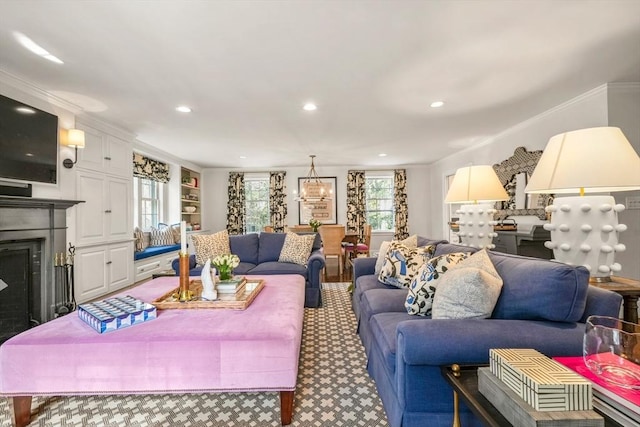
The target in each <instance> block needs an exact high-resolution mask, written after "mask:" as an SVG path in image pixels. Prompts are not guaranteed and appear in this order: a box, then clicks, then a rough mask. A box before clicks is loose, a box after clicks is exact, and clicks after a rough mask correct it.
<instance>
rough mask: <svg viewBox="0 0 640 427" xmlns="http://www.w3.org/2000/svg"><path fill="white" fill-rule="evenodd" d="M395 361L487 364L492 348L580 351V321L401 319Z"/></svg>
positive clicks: (562, 352)
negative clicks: (419, 320) (402, 320)
mask: <svg viewBox="0 0 640 427" xmlns="http://www.w3.org/2000/svg"><path fill="white" fill-rule="evenodd" d="M396 333H397V339H398V348H397V354H396V356H397V359H396V360H397V364H398V365H401V364H409V365H432V366H441V365H449V364H452V363H487V362H488V360H489V349H491V348H535V349H537V350H538V351H540V352H541V353H543V354H546V355H547V356H579V355H581V354H582V339H583V336H584V324H583V323H563V322H549V321H537V320H536V321H533V320H504V319H464V320H458V319H456V320H450V319H429V320H425V321H423V322H417V321H404V322H401V323H399V324H398V328H397V332H396Z"/></svg>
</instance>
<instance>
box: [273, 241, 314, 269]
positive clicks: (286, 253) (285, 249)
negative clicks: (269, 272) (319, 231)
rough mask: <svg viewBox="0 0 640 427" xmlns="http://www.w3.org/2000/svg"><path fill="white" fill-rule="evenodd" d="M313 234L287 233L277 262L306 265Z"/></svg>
mask: <svg viewBox="0 0 640 427" xmlns="http://www.w3.org/2000/svg"><path fill="white" fill-rule="evenodd" d="M315 239H316V235H315V234H301V235H300V234H297V233H287V234H286V236H285V238H284V244H283V245H282V250H281V251H280V258H278V262H292V263H295V264H300V265H307V261H308V260H309V255H311V248H312V247H313V241H314V240H315Z"/></svg>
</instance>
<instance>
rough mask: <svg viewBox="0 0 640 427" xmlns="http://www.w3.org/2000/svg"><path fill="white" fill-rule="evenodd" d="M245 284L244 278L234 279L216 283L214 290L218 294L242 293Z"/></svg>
mask: <svg viewBox="0 0 640 427" xmlns="http://www.w3.org/2000/svg"><path fill="white" fill-rule="evenodd" d="M246 283H247V279H246V278H245V277H234V278H232V279H229V280H221V281H219V282H218V283H216V289H217V290H218V293H219V294H237V293H240V292H243V291H244V285H245V284H246Z"/></svg>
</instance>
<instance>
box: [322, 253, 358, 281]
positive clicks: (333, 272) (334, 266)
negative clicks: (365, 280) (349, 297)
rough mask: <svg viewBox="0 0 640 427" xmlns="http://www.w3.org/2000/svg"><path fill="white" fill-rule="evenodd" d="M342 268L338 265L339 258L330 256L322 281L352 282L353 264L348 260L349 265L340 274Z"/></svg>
mask: <svg viewBox="0 0 640 427" xmlns="http://www.w3.org/2000/svg"><path fill="white" fill-rule="evenodd" d="M339 270H340V268H339V267H338V260H337V258H328V259H327V260H326V266H325V271H324V274H323V277H322V281H323V282H326V283H337V282H350V281H351V264H350V263H349V262H347V265H346V267H345V269H344V271H343V272H342V274H340V271H339Z"/></svg>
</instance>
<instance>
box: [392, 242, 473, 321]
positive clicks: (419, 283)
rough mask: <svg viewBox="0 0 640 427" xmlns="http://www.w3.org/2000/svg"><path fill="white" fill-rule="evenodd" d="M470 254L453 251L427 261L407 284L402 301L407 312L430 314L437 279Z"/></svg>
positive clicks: (419, 314) (422, 314)
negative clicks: (407, 287) (405, 293)
mask: <svg viewBox="0 0 640 427" xmlns="http://www.w3.org/2000/svg"><path fill="white" fill-rule="evenodd" d="M470 255H471V252H453V253H450V254H444V255H440V256H437V257H435V258H431V259H430V260H429V261H427V263H426V264H424V265H423V266H422V268H420V271H418V273H417V274H416V276H415V278H414V279H413V281H412V282H411V284H410V285H409V292H408V293H407V300H406V301H405V303H404V307H405V308H406V309H407V313H409V314H415V315H418V316H430V315H431V308H432V306H433V297H434V295H435V293H436V287H437V286H438V280H439V279H440V278H441V277H442V275H443V274H444V273H446V272H447V271H448V270H449V269H450V268H451V267H453V266H454V265H456V264H458V263H459V262H460V261H462V260H464V259H467V258H468V257H469V256H470Z"/></svg>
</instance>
